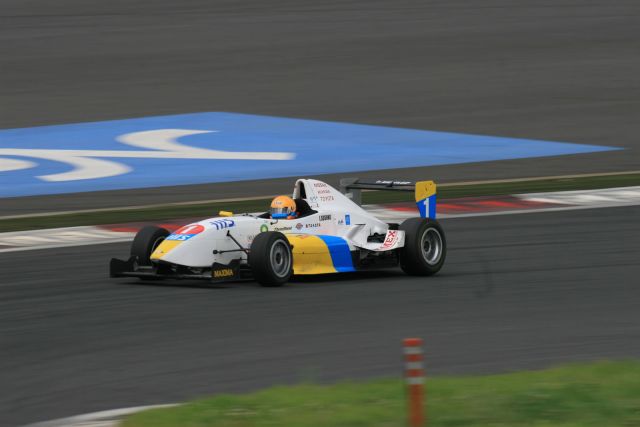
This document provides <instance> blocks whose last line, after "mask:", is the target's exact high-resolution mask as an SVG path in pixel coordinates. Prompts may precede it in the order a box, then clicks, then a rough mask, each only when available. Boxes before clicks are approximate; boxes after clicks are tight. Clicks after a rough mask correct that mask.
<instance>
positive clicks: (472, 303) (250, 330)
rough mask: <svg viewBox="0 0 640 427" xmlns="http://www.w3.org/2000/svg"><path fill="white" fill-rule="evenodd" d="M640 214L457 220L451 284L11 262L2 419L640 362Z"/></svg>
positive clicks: (123, 249) (1, 318)
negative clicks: (424, 371) (419, 369)
mask: <svg viewBox="0 0 640 427" xmlns="http://www.w3.org/2000/svg"><path fill="white" fill-rule="evenodd" d="M639 215H640V207H625V208H610V209H592V210H581V211H571V212H559V213H557V212H556V213H551V212H548V213H536V214H523V215H507V216H493V217H481V218H467V219H447V220H443V225H444V227H445V229H446V231H447V237H448V241H449V253H448V258H447V263H446V265H445V267H444V270H443V271H442V274H441V275H439V276H436V277H432V278H426V279H424V278H412V277H407V276H404V275H403V274H401V273H400V272H395V271H390V272H387V273H384V274H377V273H376V274H369V275H361V274H360V275H358V274H354V275H346V276H334V277H324V278H318V279H315V280H304V281H296V282H294V283H291V284H289V285H287V286H285V287H283V288H277V289H267V288H261V287H259V286H257V285H255V284H252V283H244V284H239V285H233V286H232V285H229V286H225V287H190V286H184V285H182V286H174V285H160V284H147V285H141V284H139V282H137V281H131V280H128V279H124V280H117V281H113V280H109V279H107V278H106V275H107V261H108V259H109V258H110V257H112V256H123V255H126V253H127V250H128V245H127V244H109V245H102V246H89V247H78V248H66V249H59V250H55V251H51V250H48V251H28V252H20V253H10V254H6V255H3V256H2V257H1V258H0V271H2V272H3V276H2V282H1V285H0V339H1V340H2V346H1V351H0V425H3V426H4V425H19V424H22V423H28V422H32V421H38V420H44V419H51V418H57V417H62V416H69V415H73V414H77V413H84V412H90V411H97V410H104V409H112V408H117V407H127V406H134V405H144V404H155V403H166V402H176V401H182V400H185V399H188V398H192V397H195V396H200V395H204V394H210V393H220V392H240V391H247V390H253V389H257V388H261V387H266V386H270V385H273V384H282V383H295V382H298V381H307V380H313V381H321V382H324V381H335V380H341V379H347V378H369V377H378V376H396V375H399V374H400V372H401V348H400V342H401V339H402V338H404V337H409V336H419V337H423V338H424V339H425V343H426V344H425V347H426V359H427V363H428V372H429V373H431V374H444V373H486V372H503V371H508V370H514V369H524V368H540V367H546V366H549V365H553V364H556V363H561V362H568V361H576V360H595V359H602V358H628V357H638V356H640V315H639V314H638V304H637V303H638V301H639V300H640V288H639V287H638V277H639V276H640V264H639V263H638V246H637V242H638V237H639V236H640V223H639V222H638V221H637V219H638V217H639Z"/></svg>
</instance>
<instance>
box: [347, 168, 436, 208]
mask: <svg viewBox="0 0 640 427" xmlns="http://www.w3.org/2000/svg"><path fill="white" fill-rule="evenodd" d="M362 190H391V191H413V192H414V194H415V199H416V205H417V206H418V211H420V216H421V217H422V218H435V217H436V183H435V182H433V181H416V182H413V181H399V180H398V181H394V180H383V179H375V180H366V179H359V178H342V179H341V180H340V192H341V193H343V194H344V195H345V196H347V197H348V198H349V199H351V200H352V201H353V202H354V203H356V204H357V205H361V204H362Z"/></svg>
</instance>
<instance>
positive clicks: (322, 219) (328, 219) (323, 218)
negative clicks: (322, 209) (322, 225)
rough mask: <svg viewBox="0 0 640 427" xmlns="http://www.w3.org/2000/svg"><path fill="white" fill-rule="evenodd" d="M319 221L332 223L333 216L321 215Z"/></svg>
mask: <svg viewBox="0 0 640 427" xmlns="http://www.w3.org/2000/svg"><path fill="white" fill-rule="evenodd" d="M318 219H319V220H320V221H331V215H320V217H319V218H318Z"/></svg>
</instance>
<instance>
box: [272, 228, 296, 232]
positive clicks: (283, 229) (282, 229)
mask: <svg viewBox="0 0 640 427" xmlns="http://www.w3.org/2000/svg"><path fill="white" fill-rule="evenodd" d="M292 228H293V227H273V231H291V229H292Z"/></svg>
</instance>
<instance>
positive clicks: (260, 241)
mask: <svg viewBox="0 0 640 427" xmlns="http://www.w3.org/2000/svg"><path fill="white" fill-rule="evenodd" d="M248 261H249V267H250V268H251V273H252V274H253V277H254V279H256V281H257V282H258V283H260V284H261V285H262V286H271V287H272V286H282V285H284V284H285V283H287V281H288V280H289V278H290V277H291V274H292V273H293V254H292V253H291V245H290V244H289V241H288V240H287V238H286V237H285V235H284V234H282V233H278V232H276V231H267V232H264V233H260V234H258V235H257V236H256V237H255V238H254V239H253V242H252V243H251V248H250V251H249V259H248Z"/></svg>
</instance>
